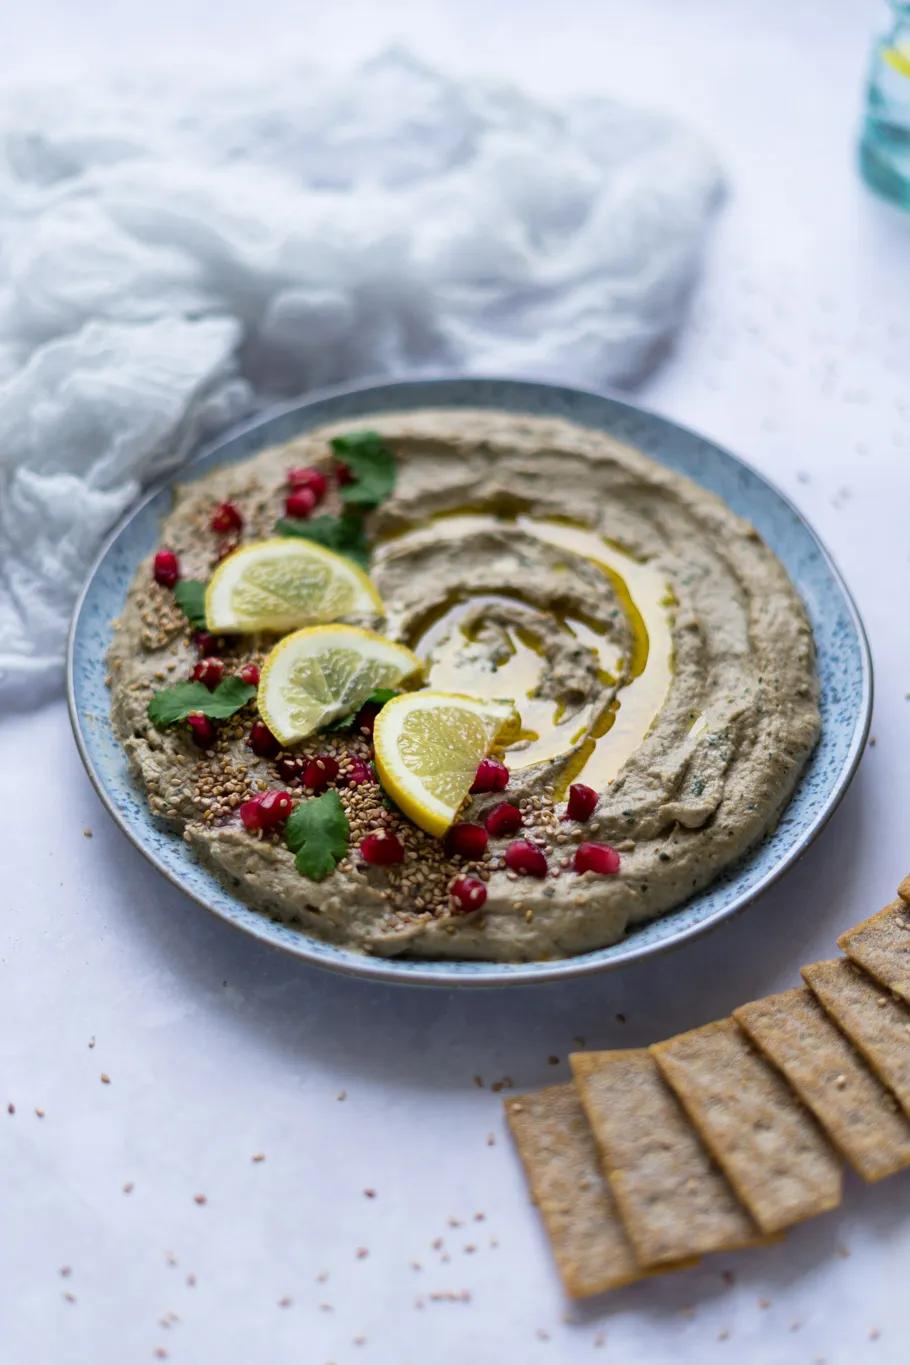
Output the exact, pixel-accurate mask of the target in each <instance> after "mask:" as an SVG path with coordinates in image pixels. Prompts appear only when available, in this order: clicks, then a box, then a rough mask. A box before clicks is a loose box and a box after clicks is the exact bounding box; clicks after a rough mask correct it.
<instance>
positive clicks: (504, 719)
mask: <svg viewBox="0 0 910 1365" xmlns="http://www.w3.org/2000/svg"><path fill="white" fill-rule="evenodd" d="M513 716H514V707H513V705H512V703H511V702H509V701H502V702H500V701H482V700H481V699H480V698H479V697H468V696H463V695H461V694H460V693H458V692H435V691H432V690H430V689H426V690H424V691H421V692H407V693H404V694H403V695H402V696H400V697H394V698H393V699H392V700H391V701H389V702H386V704H385V706H384V707H383V708H382V710H381V711H380V712H379V715H378V716H377V717H376V724H375V727H374V730H373V744H374V746H375V750H376V768H377V771H378V773H379V778H380V781H381V782H382V785H383V787H384V788H385V790H386V791H387V792H388V794H389V796H391V797H392V799H393V801H395V802H396V803H397V805H398V806H400V808H401V809H402V810H403V811H404V813H405V815H407V816H408V817H409V818H410V819H411V820H413V821H414V823H415V825H419V826H420V828H421V829H425V830H426V831H427V833H428V834H436V835H442V834H445V832H446V830H447V829H448V828H449V826H450V825H451V823H452V821H453V820H454V819H455V816H456V815H457V813H458V808H459V806H460V805H461V803H462V801H463V800H464V799H465V797H466V796H467V794H468V792H469V790H470V788H471V783H472V782H473V781H474V775H475V773H476V772H477V765H478V764H479V763H480V760H481V759H482V758H484V757H485V755H486V754H487V753H489V751H490V748H491V747H492V745H493V742H494V740H495V739H496V737H497V735H498V734H499V733H500V731H501V730H503V728H504V727H505V726H506V725H507V724H508V723H509V722H510V721H511V720H512V718H513Z"/></svg>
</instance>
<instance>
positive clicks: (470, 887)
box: [449, 877, 487, 915]
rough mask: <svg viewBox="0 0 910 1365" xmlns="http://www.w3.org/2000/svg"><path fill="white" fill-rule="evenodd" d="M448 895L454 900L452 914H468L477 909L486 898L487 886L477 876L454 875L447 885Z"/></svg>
mask: <svg viewBox="0 0 910 1365" xmlns="http://www.w3.org/2000/svg"><path fill="white" fill-rule="evenodd" d="M449 895H450V896H451V897H452V900H453V901H454V902H455V903H454V905H453V906H452V914H453V915H470V914H473V912H474V911H475V910H479V909H480V907H481V906H482V905H483V903H484V901H485V900H486V898H487V888H486V887H485V886H484V884H483V882H482V881H481V880H480V878H479V877H456V878H455V880H454V882H453V883H452V885H451V886H450V887H449Z"/></svg>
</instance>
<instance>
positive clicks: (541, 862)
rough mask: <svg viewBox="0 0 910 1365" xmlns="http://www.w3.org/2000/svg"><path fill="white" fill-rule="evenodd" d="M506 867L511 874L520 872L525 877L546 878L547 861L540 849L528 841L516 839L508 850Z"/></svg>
mask: <svg viewBox="0 0 910 1365" xmlns="http://www.w3.org/2000/svg"><path fill="white" fill-rule="evenodd" d="M506 867H507V868H508V869H509V871H510V872H519V873H521V875H522V876H524V877H545V876H546V875H547V860H546V858H545V857H544V856H543V854H542V853H541V851H540V849H539V848H537V847H536V846H535V845H534V844H529V843H528V841H527V839H516V840H515V842H514V844H509V847H508V848H507V849H506Z"/></svg>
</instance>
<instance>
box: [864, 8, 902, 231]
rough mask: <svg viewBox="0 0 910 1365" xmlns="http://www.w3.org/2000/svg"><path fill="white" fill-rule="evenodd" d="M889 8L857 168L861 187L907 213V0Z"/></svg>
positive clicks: (876, 52) (875, 55) (871, 75)
mask: <svg viewBox="0 0 910 1365" xmlns="http://www.w3.org/2000/svg"><path fill="white" fill-rule="evenodd" d="M891 9H892V11H893V14H892V23H891V25H890V27H889V29H888V30H887V31H886V32H885V33H884V34H882V36H881V37H880V38H879V39H878V41H877V42H876V44H875V47H874V48H873V51H872V66H871V70H870V72H869V84H868V87H867V90H866V114H865V123H864V126H863V134H862V139H861V142H860V148H859V164H860V170H861V171H862V174H863V179H864V180H865V181H866V184H867V185H869V186H870V187H871V188H872V189H873V190H875V191H876V192H877V193H878V194H880V195H882V196H883V197H884V198H885V199H890V200H891V202H892V203H894V204H899V205H901V207H903V208H907V209H910V0H891Z"/></svg>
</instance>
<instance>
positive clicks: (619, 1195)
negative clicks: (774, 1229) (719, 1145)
mask: <svg viewBox="0 0 910 1365" xmlns="http://www.w3.org/2000/svg"><path fill="white" fill-rule="evenodd" d="M569 1060H570V1062H571V1064H572V1073H573V1075H574V1076H575V1084H576V1086H577V1087H578V1093H579V1095H580V1096H581V1101H582V1104H583V1105H584V1108H585V1112H586V1114H587V1116H588V1121H589V1123H590V1124H591V1128H592V1129H593V1132H594V1137H595V1139H596V1142H597V1145H598V1147H599V1149H600V1154H601V1159H602V1162H603V1165H604V1168H605V1170H606V1172H607V1176H608V1177H609V1181H610V1185H611V1188H612V1190H613V1194H614V1197H615V1199H616V1203H617V1205H618V1206H619V1211H620V1213H621V1214H622V1219H623V1222H624V1223H625V1225H626V1232H627V1234H628V1237H629V1241H630V1242H631V1243H632V1246H633V1247H634V1249H635V1255H636V1256H637V1257H638V1260H639V1262H640V1263H641V1264H642V1265H643V1266H657V1265H665V1264H667V1263H669V1262H673V1261H679V1260H682V1259H684V1258H685V1257H689V1256H697V1255H700V1254H701V1253H703V1252H708V1251H720V1250H730V1249H732V1248H734V1247H739V1246H746V1245H750V1244H752V1243H754V1242H756V1241H758V1240H759V1239H760V1237H761V1234H760V1233H759V1231H758V1229H757V1227H756V1226H755V1223H754V1222H753V1221H752V1219H751V1217H750V1216H749V1214H748V1213H747V1212H746V1210H745V1209H744V1208H743V1207H742V1205H741V1204H740V1203H739V1201H738V1200H737V1198H736V1196H735V1195H734V1193H733V1191H732V1190H731V1188H730V1186H729V1184H728V1183H727V1180H726V1178H725V1176H724V1175H723V1173H722V1172H721V1171H720V1170H719V1169H718V1167H717V1166H716V1165H715V1163H714V1162H713V1161H712V1159H711V1157H710V1155H709V1153H708V1152H707V1150H706V1149H705V1147H704V1146H703V1144H702V1142H701V1140H700V1139H699V1137H698V1134H697V1133H696V1132H695V1130H694V1128H693V1127H692V1125H691V1123H690V1122H689V1120H688V1119H687V1118H686V1115H685V1113H684V1111H683V1110H682V1109H681V1108H680V1105H679V1102H678V1101H677V1099H676V1097H675V1095H674V1094H673V1091H672V1090H671V1089H670V1087H669V1086H668V1085H667V1083H666V1081H665V1080H664V1079H663V1077H662V1076H661V1074H660V1071H659V1070H658V1067H657V1064H656V1062H655V1061H654V1058H653V1057H652V1056H651V1055H650V1053H649V1052H648V1050H647V1048H635V1049H630V1050H628V1051H622V1052H576V1053H573V1054H572V1056H571V1057H570V1058H569Z"/></svg>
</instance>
